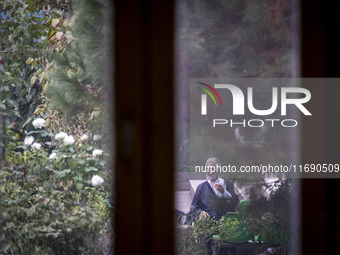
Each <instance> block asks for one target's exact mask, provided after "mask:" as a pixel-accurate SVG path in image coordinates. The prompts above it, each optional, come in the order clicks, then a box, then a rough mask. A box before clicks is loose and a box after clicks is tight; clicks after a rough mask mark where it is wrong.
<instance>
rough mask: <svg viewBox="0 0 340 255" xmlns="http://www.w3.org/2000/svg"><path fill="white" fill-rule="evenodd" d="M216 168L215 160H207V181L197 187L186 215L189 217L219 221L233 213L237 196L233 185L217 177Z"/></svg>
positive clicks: (216, 161) (217, 163)
mask: <svg viewBox="0 0 340 255" xmlns="http://www.w3.org/2000/svg"><path fill="white" fill-rule="evenodd" d="M217 166H221V162H220V161H219V160H218V159H217V158H209V159H208V160H207V162H206V169H207V172H206V177H207V181H205V182H203V183H201V184H200V185H198V187H197V190H196V193H195V196H194V198H193V200H192V203H191V207H190V212H189V213H188V214H189V215H190V216H194V217H195V216H198V217H199V218H202V217H213V218H215V219H217V220H219V219H220V218H221V217H222V216H224V215H225V214H226V213H227V212H234V211H235V208H236V205H237V203H238V196H237V195H236V194H235V191H234V185H233V183H232V182H230V181H226V180H224V179H222V178H220V177H219V174H218V172H217V170H216V167H217ZM208 169H210V170H208Z"/></svg>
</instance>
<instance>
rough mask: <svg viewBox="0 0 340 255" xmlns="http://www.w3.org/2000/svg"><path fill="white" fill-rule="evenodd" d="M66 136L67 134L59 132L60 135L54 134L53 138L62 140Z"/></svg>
mask: <svg viewBox="0 0 340 255" xmlns="http://www.w3.org/2000/svg"><path fill="white" fill-rule="evenodd" d="M66 136H67V134H66V133H65V132H60V133H58V134H56V135H55V137H54V138H55V139H56V140H62V139H64V138H65V137H66Z"/></svg>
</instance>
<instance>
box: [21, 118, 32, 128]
mask: <svg viewBox="0 0 340 255" xmlns="http://www.w3.org/2000/svg"><path fill="white" fill-rule="evenodd" d="M32 119H33V118H32V117H29V118H28V119H27V120H26V121H25V123H24V124H23V125H22V127H25V126H26V125H27V124H28V123H30V122H31V121H32Z"/></svg>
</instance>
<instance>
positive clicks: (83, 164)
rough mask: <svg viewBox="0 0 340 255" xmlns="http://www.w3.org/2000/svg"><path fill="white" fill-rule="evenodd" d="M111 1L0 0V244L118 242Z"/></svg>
mask: <svg viewBox="0 0 340 255" xmlns="http://www.w3.org/2000/svg"><path fill="white" fill-rule="evenodd" d="M109 4H110V1H105V0H98V1H97V0H96V1H92V0H86V1H49V0H46V1H38V0H37V1H33V0H27V1H16V0H10V1H5V0H1V2H0V6H1V8H0V10H1V12H0V108H1V112H0V160H1V161H0V164H1V168H0V187H1V188H0V227H1V231H0V253H1V254H6V255H9V254H39V255H43V254H104V252H108V251H110V249H112V247H110V246H111V243H112V241H111V240H112V235H113V233H112V230H111V229H112V228H111V225H112V224H111V218H112V216H113V211H112V209H113V208H112V203H111V201H110V194H111V193H110V190H111V184H110V183H111V173H110V171H111V169H112V167H111V158H110V155H111V154H110V151H111V144H110V143H108V142H107V141H109V140H110V139H111V136H110V132H109V131H110V126H109V125H108V122H109V119H110V118H109V117H108V116H109V114H110V112H109V111H108V110H107V109H108V108H109V107H110V105H111V102H110V97H109V93H110V89H109V82H110V81H109V79H110V77H108V76H107V74H106V73H107V72H106V70H107V66H109V65H110V63H109V59H108V56H109V54H108V53H109V52H108V51H109V49H108V47H106V45H108V44H109V43H110V42H109V40H110V36H109V32H108V31H109V29H108V26H109V25H110V24H107V23H106V21H105V20H104V18H103V17H104V16H105V15H107V14H106V13H105V10H107V9H110V8H108V7H109ZM103 38H105V39H103Z"/></svg>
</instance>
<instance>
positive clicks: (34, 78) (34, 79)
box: [30, 76, 38, 86]
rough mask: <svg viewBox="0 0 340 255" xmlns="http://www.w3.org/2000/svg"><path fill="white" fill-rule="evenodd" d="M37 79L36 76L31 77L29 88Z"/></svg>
mask: <svg viewBox="0 0 340 255" xmlns="http://www.w3.org/2000/svg"><path fill="white" fill-rule="evenodd" d="M37 79H38V77H37V76H33V77H32V79H31V81H30V84H31V86H33V85H34V83H35V82H36V81H37Z"/></svg>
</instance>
